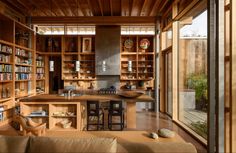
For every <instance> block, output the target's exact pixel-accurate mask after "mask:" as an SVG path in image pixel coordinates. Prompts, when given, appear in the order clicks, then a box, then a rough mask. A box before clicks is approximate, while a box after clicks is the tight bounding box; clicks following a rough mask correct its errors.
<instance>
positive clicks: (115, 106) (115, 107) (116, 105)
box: [108, 100, 125, 131]
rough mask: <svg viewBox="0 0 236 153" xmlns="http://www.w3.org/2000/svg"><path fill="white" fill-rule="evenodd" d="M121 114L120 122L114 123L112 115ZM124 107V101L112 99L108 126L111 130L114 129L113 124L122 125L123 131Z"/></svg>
mask: <svg viewBox="0 0 236 153" xmlns="http://www.w3.org/2000/svg"><path fill="white" fill-rule="evenodd" d="M114 116H119V117H120V122H116V123H113V122H112V117H114ZM124 120H125V117H124V109H123V103H122V101H113V100H111V101H110V107H109V110H108V128H109V129H110V130H113V129H112V125H120V130H121V131H122V130H123V129H124V125H125V124H124Z"/></svg>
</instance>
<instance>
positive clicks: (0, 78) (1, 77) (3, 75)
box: [0, 73, 12, 81]
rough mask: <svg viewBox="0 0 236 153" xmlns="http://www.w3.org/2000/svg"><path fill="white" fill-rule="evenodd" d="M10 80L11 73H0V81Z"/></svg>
mask: <svg viewBox="0 0 236 153" xmlns="http://www.w3.org/2000/svg"><path fill="white" fill-rule="evenodd" d="M9 80H12V73H0V81H9Z"/></svg>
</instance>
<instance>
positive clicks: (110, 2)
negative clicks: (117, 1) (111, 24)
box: [109, 0, 113, 16]
mask: <svg viewBox="0 0 236 153" xmlns="http://www.w3.org/2000/svg"><path fill="white" fill-rule="evenodd" d="M109 4H110V9H111V16H113V8H112V0H110V1H109Z"/></svg>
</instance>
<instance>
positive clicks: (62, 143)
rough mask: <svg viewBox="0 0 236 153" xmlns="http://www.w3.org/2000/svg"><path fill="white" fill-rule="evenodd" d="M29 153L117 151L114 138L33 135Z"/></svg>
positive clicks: (113, 152) (96, 152)
mask: <svg viewBox="0 0 236 153" xmlns="http://www.w3.org/2000/svg"><path fill="white" fill-rule="evenodd" d="M29 141H30V146H29V150H28V153H52V152H53V153H63V152H64V153H65V152H67V153H101V152H104V153H115V152H116V148H117V146H116V145H117V142H116V139H114V138H65V137H63V138H62V137H60V138H57V137H31V138H30V140H29Z"/></svg>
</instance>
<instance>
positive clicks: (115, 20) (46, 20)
mask: <svg viewBox="0 0 236 153" xmlns="http://www.w3.org/2000/svg"><path fill="white" fill-rule="evenodd" d="M65 23H66V24H82V25H94V24H95V25H123V24H129V25H133V24H137V25H138V24H139V25H140V24H141V25H155V23H156V18H155V17H147V16H145V17H136V16H132V17H130V16H96V17H93V16H91V17H63V16H61V17H32V24H65Z"/></svg>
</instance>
